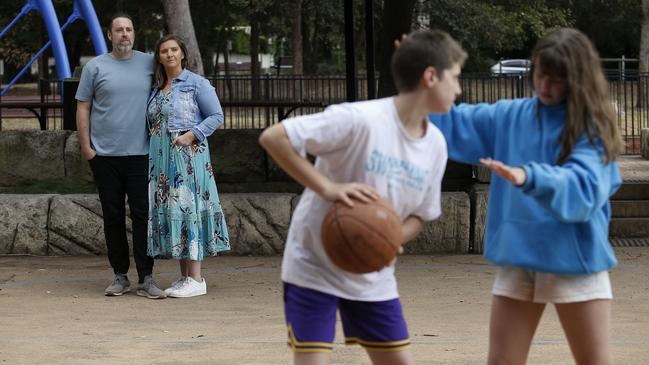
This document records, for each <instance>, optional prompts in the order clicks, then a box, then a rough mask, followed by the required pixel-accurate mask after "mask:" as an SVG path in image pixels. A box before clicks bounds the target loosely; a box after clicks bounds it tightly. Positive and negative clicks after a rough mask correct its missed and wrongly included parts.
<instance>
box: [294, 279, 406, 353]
mask: <svg viewBox="0 0 649 365" xmlns="http://www.w3.org/2000/svg"><path fill="white" fill-rule="evenodd" d="M337 310H340V319H341V321H342V325H343V333H344V334H345V344H346V345H355V344H358V345H361V346H363V347H364V348H365V349H367V350H368V351H402V350H405V349H407V348H409V347H410V338H409V336H408V327H407V325H406V320H405V319H404V318H403V310H402V309H401V302H400V301H399V298H396V299H392V300H386V301H381V302H361V301H355V300H348V299H343V298H339V297H337V296H334V295H330V294H326V293H323V292H319V291H317V290H313V289H307V288H302V287H299V286H295V285H292V284H288V283H284V315H285V317H286V327H287V328H288V346H289V347H291V348H292V349H293V350H294V351H296V352H330V351H331V350H332V349H333V342H334V337H335V333H336V311H337Z"/></svg>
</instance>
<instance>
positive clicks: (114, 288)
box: [104, 274, 131, 297]
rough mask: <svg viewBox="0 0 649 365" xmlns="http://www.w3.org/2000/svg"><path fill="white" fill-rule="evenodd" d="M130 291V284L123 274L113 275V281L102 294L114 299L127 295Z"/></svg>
mask: <svg viewBox="0 0 649 365" xmlns="http://www.w3.org/2000/svg"><path fill="white" fill-rule="evenodd" d="M130 289H131V283H130V282H129V281H128V278H127V277H126V275H124V274H115V279H113V283H112V284H110V285H109V286H108V288H106V290H105V291H104V294H106V296H109V297H114V296H118V295H122V294H124V293H128V291H129V290H130Z"/></svg>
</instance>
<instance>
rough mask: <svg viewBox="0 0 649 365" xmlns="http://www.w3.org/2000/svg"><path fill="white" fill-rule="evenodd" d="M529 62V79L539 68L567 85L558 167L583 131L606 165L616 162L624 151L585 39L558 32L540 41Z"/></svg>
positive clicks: (605, 87) (595, 58) (596, 61)
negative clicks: (563, 80)
mask: <svg viewBox="0 0 649 365" xmlns="http://www.w3.org/2000/svg"><path fill="white" fill-rule="evenodd" d="M531 59H532V70H531V72H530V78H533V77H534V76H533V75H534V68H535V67H539V68H540V69H541V70H542V71H543V73H544V74H546V75H548V76H552V77H558V78H562V79H565V80H566V81H567V83H568V95H567V116H566V121H565V127H564V129H563V133H562V136H561V139H560V143H561V152H560V154H559V160H558V164H559V165H561V164H563V163H564V162H566V160H567V159H568V157H569V156H570V153H571V152H572V149H573V147H574V145H575V143H576V141H577V139H578V138H579V137H580V136H581V135H582V133H584V132H585V133H586V134H587V136H588V139H589V140H590V142H591V143H592V144H593V145H594V146H597V140H599V142H601V144H602V145H603V146H604V150H605V151H604V155H605V156H604V161H605V163H609V162H611V161H613V160H615V158H616V157H617V156H618V155H619V154H620V153H622V152H623V150H624V143H623V142H622V137H621V135H620V132H619V130H618V127H617V123H616V117H615V111H614V110H613V104H612V102H611V100H610V99H609V94H608V82H607V81H606V78H605V77H604V73H603V72H602V66H601V64H600V59H599V54H598V53H597V51H596V50H595V47H594V46H593V44H592V43H591V42H590V40H589V39H588V37H586V35H584V34H583V33H582V32H580V31H578V30H576V29H572V28H560V29H557V30H555V31H553V32H551V33H550V34H548V35H546V36H545V37H543V38H542V39H541V40H539V42H538V43H537V44H536V46H535V47H534V50H533V51H532V58H531ZM533 84H534V83H533V81H532V85H533Z"/></svg>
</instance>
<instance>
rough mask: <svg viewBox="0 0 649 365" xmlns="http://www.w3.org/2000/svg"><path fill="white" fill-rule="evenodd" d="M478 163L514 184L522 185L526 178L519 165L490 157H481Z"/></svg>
mask: <svg viewBox="0 0 649 365" xmlns="http://www.w3.org/2000/svg"><path fill="white" fill-rule="evenodd" d="M480 163H482V164H483V165H485V166H486V167H487V168H489V170H491V171H493V172H495V173H496V175H498V176H500V177H502V178H503V179H505V180H507V181H509V182H511V183H512V184H514V185H516V186H522V185H523V184H525V180H527V174H526V173H525V170H524V169H522V168H520V167H511V166H508V165H505V164H504V163H502V162H500V161H497V160H492V159H491V158H481V159H480Z"/></svg>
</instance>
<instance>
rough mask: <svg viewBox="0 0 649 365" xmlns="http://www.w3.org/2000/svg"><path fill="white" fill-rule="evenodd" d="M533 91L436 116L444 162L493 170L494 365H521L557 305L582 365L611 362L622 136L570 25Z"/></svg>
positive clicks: (594, 57)
mask: <svg viewBox="0 0 649 365" xmlns="http://www.w3.org/2000/svg"><path fill="white" fill-rule="evenodd" d="M532 61H533V66H532V69H531V72H530V74H531V79H532V83H533V86H534V90H535V92H536V96H535V97H532V98H523V99H516V100H502V101H499V102H497V103H495V104H478V105H466V104H463V105H459V106H457V107H454V108H453V109H452V110H451V112H450V113H448V114H444V115H434V116H432V118H431V119H432V120H433V123H435V125H436V126H437V127H439V129H440V130H441V131H442V133H443V134H444V136H445V137H446V140H447V143H448V149H449V151H448V152H449V158H451V159H453V160H458V161H463V162H466V163H472V164H477V163H482V164H484V165H485V166H487V167H488V168H490V169H491V170H492V172H493V174H492V180H491V188H490V191H489V208H488V213H487V226H486V232H485V244H484V246H485V257H486V258H487V259H489V260H490V261H491V262H492V263H494V264H495V265H496V266H498V267H499V269H498V272H497V274H496V279H495V283H494V287H493V291H492V293H493V302H492V310H491V323H490V333H489V361H488V363H489V364H503V363H507V364H523V363H525V361H526V359H527V355H528V352H529V348H530V344H531V342H532V338H533V336H534V332H535V330H536V327H537V325H538V323H539V320H540V319H541V315H542V313H543V310H544V309H545V306H546V304H547V303H554V305H555V307H556V310H557V313H558V316H559V319H560V321H561V325H562V326H563V328H564V331H565V334H566V337H567V339H568V343H569V345H570V349H571V351H572V354H573V356H574V357H575V359H576V361H577V363H579V364H608V363H611V362H612V358H611V352H610V347H609V343H608V340H609V338H608V332H609V319H610V306H611V299H612V297H613V296H612V291H611V284H610V280H609V275H608V270H609V269H610V268H612V267H613V266H615V265H616V259H615V254H614V252H613V249H612V248H611V246H610V244H609V242H608V225H609V221H610V216H611V210H610V204H609V198H610V196H611V195H612V194H613V193H614V192H615V191H616V190H617V189H618V187H619V186H620V184H621V178H620V174H619V170H618V167H617V164H616V162H615V158H616V156H617V155H618V154H619V153H621V151H622V148H623V143H622V140H621V137H620V134H619V131H618V130H617V126H616V123H615V114H614V111H613V107H612V105H611V102H610V100H609V98H608V85H607V82H606V79H605V78H604V75H603V73H602V69H601V66H600V61H599V56H598V54H597V51H596V50H595V48H594V47H593V45H592V43H591V42H590V40H589V39H588V38H587V37H586V36H585V35H584V34H583V33H581V32H580V31H578V30H575V29H558V30H556V31H553V32H552V33H550V34H549V35H547V36H545V37H544V38H543V39H541V40H540V41H539V42H538V44H537V45H536V47H535V48H534V51H533V53H532Z"/></svg>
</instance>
